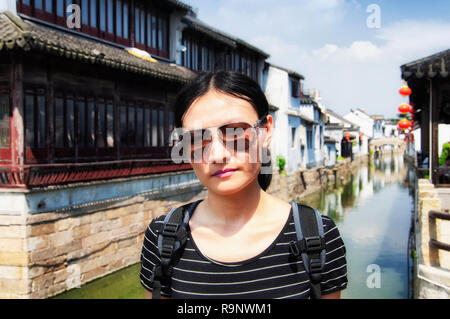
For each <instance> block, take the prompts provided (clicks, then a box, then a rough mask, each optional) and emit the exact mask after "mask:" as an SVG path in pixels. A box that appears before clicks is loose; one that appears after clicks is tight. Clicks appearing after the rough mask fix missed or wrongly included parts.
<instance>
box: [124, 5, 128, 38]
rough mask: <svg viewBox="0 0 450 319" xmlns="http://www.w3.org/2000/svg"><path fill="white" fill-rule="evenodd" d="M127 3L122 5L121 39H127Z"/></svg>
mask: <svg viewBox="0 0 450 319" xmlns="http://www.w3.org/2000/svg"><path fill="white" fill-rule="evenodd" d="M128 23H129V20H128V3H127V2H124V3H123V37H124V38H125V39H128Z"/></svg>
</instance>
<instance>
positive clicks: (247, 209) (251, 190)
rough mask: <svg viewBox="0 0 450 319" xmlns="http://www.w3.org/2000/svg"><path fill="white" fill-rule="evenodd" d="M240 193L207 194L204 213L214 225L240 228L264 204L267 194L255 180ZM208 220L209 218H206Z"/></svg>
mask: <svg viewBox="0 0 450 319" xmlns="http://www.w3.org/2000/svg"><path fill="white" fill-rule="evenodd" d="M255 183H256V185H254V184H253V183H252V184H250V185H248V186H247V187H246V188H244V189H242V190H241V191H239V192H237V193H235V194H230V195H219V194H216V193H212V192H209V193H208V197H207V198H206V200H205V202H206V212H207V215H208V216H205V217H207V218H208V217H210V218H211V220H213V221H214V224H224V225H225V224H226V225H228V226H232V225H235V226H242V225H244V224H246V223H247V222H248V221H249V220H250V219H251V218H252V217H254V215H255V214H256V213H257V212H258V211H259V212H261V211H262V209H261V207H264V206H265V204H266V199H267V194H266V193H265V192H264V191H263V190H262V189H261V187H260V186H259V184H258V181H257V180H255ZM208 219H209V218H208Z"/></svg>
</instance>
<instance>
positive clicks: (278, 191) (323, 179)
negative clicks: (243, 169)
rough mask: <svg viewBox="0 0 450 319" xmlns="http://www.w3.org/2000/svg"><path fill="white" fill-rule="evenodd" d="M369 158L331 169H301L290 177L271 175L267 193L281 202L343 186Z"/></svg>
mask: <svg viewBox="0 0 450 319" xmlns="http://www.w3.org/2000/svg"><path fill="white" fill-rule="evenodd" d="M369 160H370V158H369V156H367V155H366V156H360V157H356V158H355V159H354V160H353V161H352V162H351V161H350V159H349V158H347V159H344V160H342V161H338V162H337V163H336V165H335V166H334V167H332V168H327V167H325V166H319V167H316V168H312V169H301V170H298V171H296V172H295V173H293V174H290V175H280V174H279V173H278V172H277V171H275V172H274V173H273V176H272V182H271V184H270V186H269V188H268V189H267V192H268V193H270V194H272V195H274V196H277V197H279V198H281V199H283V200H286V201H289V200H292V199H295V198H298V197H302V196H306V195H309V194H312V193H314V192H317V191H319V190H320V189H321V188H324V187H328V186H334V185H344V184H345V183H346V182H347V181H348V178H349V177H350V175H351V172H352V171H354V170H355V168H357V167H358V166H360V165H362V164H367V162H368V161H369Z"/></svg>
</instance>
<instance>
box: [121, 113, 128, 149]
mask: <svg viewBox="0 0 450 319" xmlns="http://www.w3.org/2000/svg"><path fill="white" fill-rule="evenodd" d="M127 122H128V121H127V107H126V106H125V105H123V104H122V105H121V106H120V145H123V146H126V145H127V144H128V133H127Z"/></svg>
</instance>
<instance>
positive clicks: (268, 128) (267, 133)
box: [261, 114, 273, 148]
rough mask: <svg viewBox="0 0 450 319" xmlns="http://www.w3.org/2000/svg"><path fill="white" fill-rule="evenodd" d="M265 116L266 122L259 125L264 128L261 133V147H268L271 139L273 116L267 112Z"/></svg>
mask: <svg viewBox="0 0 450 319" xmlns="http://www.w3.org/2000/svg"><path fill="white" fill-rule="evenodd" d="M266 118H267V120H266V122H265V123H264V125H263V126H262V127H261V128H262V129H264V134H263V138H264V140H263V141H262V147H264V148H268V147H269V145H270V141H271V140H272V135H273V117H272V115H270V114H268V115H267V116H266Z"/></svg>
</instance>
